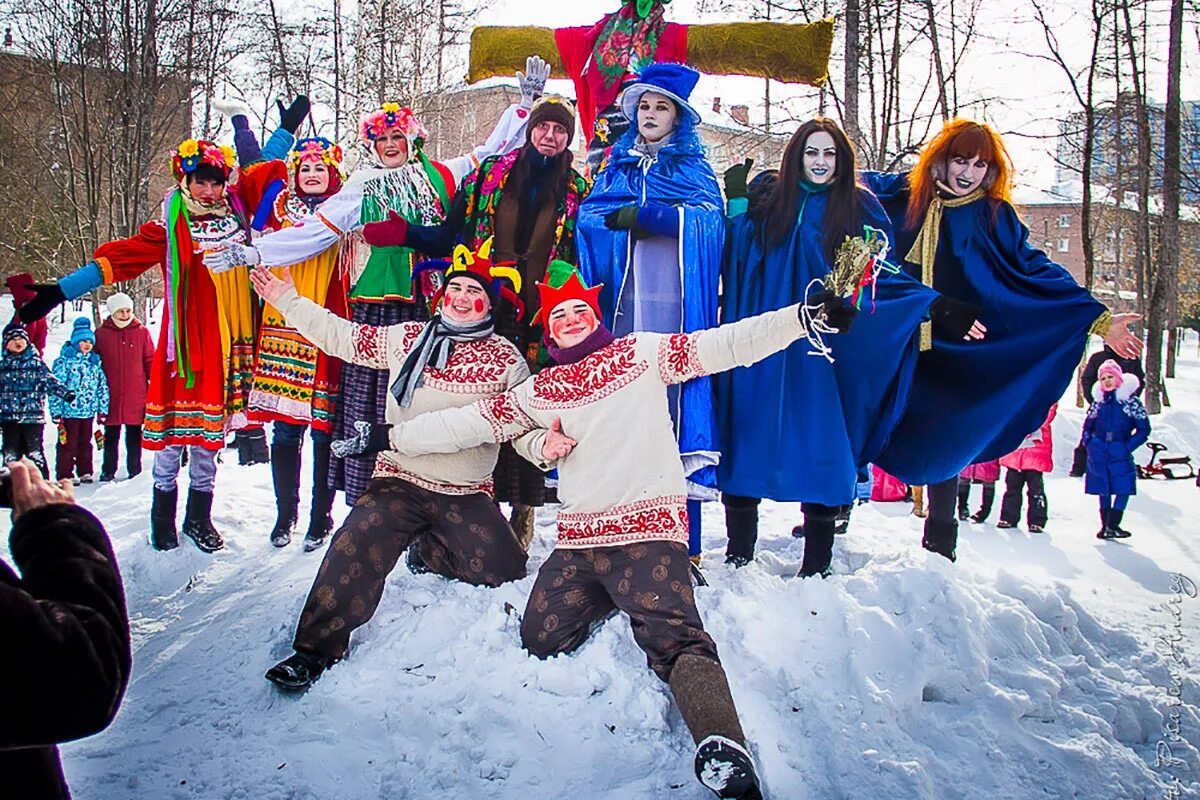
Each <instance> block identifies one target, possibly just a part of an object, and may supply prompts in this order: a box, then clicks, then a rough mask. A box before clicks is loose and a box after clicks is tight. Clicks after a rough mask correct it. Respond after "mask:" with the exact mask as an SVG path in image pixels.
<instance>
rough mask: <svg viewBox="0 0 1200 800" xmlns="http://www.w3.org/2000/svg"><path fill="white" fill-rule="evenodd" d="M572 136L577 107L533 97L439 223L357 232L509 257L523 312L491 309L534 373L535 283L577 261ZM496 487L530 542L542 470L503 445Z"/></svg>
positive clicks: (578, 182)
mask: <svg viewBox="0 0 1200 800" xmlns="http://www.w3.org/2000/svg"><path fill="white" fill-rule="evenodd" d="M547 71H548V70H547ZM545 125H550V126H558V128H559V129H560V130H559V132H558V133H559V135H558V138H557V139H554V138H552V135H551V134H548V133H547V132H546V131H545V130H544V129H543V126H545ZM574 132H575V107H574V105H573V104H572V103H571V102H570V101H569V100H566V99H565V98H562V97H559V96H557V95H548V96H544V97H541V98H540V99H538V100H537V101H535V102H534V103H533V108H532V110H531V112H530V115H529V124H528V126H527V127H526V141H525V145H524V147H522V148H521V149H519V150H514V151H512V152H510V153H507V154H505V155H502V156H492V157H490V158H488V159H485V160H484V161H483V163H482V164H480V165H479V169H477V170H475V171H474V172H472V173H471V174H470V175H468V176H467V178H466V179H465V180H464V181H463V184H462V187H461V189H460V191H459V193H458V195H457V198H456V199H455V202H454V208H453V210H452V211H451V212H450V216H449V218H448V219H447V220H446V222H445V223H443V224H442V225H438V226H434V227H425V226H419V225H410V224H408V223H407V222H405V221H404V220H402V219H399V218H396V219H393V220H388V221H386V222H375V223H371V224H369V225H367V226H366V227H365V228H364V229H363V236H364V238H366V240H367V241H368V242H369V243H371V244H373V245H386V244H392V243H398V244H403V245H405V246H408V247H412V248H414V249H416V250H418V251H421V252H424V253H428V254H430V255H439V256H440V255H442V254H448V253H449V252H450V249H451V248H452V247H453V246H454V242H455V239H456V238H457V237H459V236H461V238H462V241H463V243H464V244H465V245H466V246H467V247H469V248H472V249H476V248H479V247H480V246H481V245H482V244H483V243H484V242H485V241H487V240H488V239H493V242H494V243H493V246H492V256H493V258H494V260H495V261H496V263H511V264H512V266H513V268H515V269H516V270H517V272H518V273H520V276H521V281H522V285H523V287H524V288H523V290H522V293H521V300H522V302H523V304H524V314H523V315H518V314H517V307H516V306H515V305H513V304H512V303H508V302H505V301H503V300H502V301H501V302H500V303H499V305H498V306H497V307H496V309H495V313H494V317H495V320H496V333H498V334H500V335H501V336H503V337H505V338H506V339H508V340H509V341H510V342H512V343H513V344H514V345H516V347H517V349H518V350H520V351H521V352H522V353H523V354H524V355H525V360H526V362H527V363H528V364H529V368H530V370H531V371H533V372H537V371H538V369H539V368H540V367H541V366H544V365H545V364H546V363H547V360H548V357H547V356H546V355H545V348H544V347H543V345H542V327H541V326H540V325H535V324H533V322H532V320H533V318H534V317H535V316H536V314H537V311H538V308H539V303H538V294H537V291H536V289H535V286H536V285H537V282H538V281H541V280H542V279H543V278H544V277H545V275H546V268H547V266H548V265H549V264H550V262H551V261H553V260H556V259H557V260H561V261H566V262H569V263H572V264H574V263H575V260H576V255H575V253H576V243H575V216H576V212H577V211H578V209H579V206H580V203H581V202H582V201H583V199H584V198H585V197H586V196H587V193H588V188H589V183H588V181H587V180H586V179H585V178H584V177H583V176H581V175H580V174H579V173H578V172H576V171H575V170H574V168H572V166H571V159H572V153H571V150H570V144H571V139H572V137H573V136H574ZM535 137H536V139H535ZM495 490H496V501H497V502H502V503H511V504H512V505H513V514H512V519H511V522H512V525H513V528H514V529H515V530H516V531H517V536H518V537H520V539H521V540H522V543H523V544H525V545H526V546H528V543H529V541H530V539H531V538H532V536H533V527H534V508H536V507H538V506H541V505H543V504H544V503H545V494H546V486H545V475H544V474H543V473H542V471H541V470H539V469H537V467H535V466H533V465H532V464H530V463H529V462H528V461H526V460H525V459H523V458H521V457H520V456H518V455H517V454H516V452H515V451H514V450H513V449H512V446H511V445H508V444H504V445H502V446H501V448H500V457H499V460H498V461H497V463H496V474H495Z"/></svg>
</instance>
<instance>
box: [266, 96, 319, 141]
mask: <svg viewBox="0 0 1200 800" xmlns="http://www.w3.org/2000/svg"><path fill="white" fill-rule="evenodd" d="M275 107H276V108H277V109H279V127H281V128H283V129H284V130H285V131H287V132H288V133H295V132H296V131H298V130H300V124H301V123H303V122H304V118H305V117H307V116H308V110H309V108H311V107H312V103H310V102H308V96H307V95H303V94H298V95H296V99H295V100H293V101H292V104H291V105H290V106H288V107H287V108H284V107H283V102H282V101H280V100H276V101H275Z"/></svg>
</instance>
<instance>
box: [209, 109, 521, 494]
mask: <svg viewBox="0 0 1200 800" xmlns="http://www.w3.org/2000/svg"><path fill="white" fill-rule="evenodd" d="M527 119H528V111H527V110H526V109H524V108H521V107H520V106H518V105H516V104H514V105H512V106H510V107H509V108H508V109H507V110H506V111H505V112H504V114H503V116H501V118H500V121H499V122H498V123H497V125H496V128H495V129H494V130H493V131H492V134H491V136H490V137H489V138H488V141H487V142H486V143H485V144H483V145H481V146H480V147H477V148H476V149H475V151H474V153H472V154H471V155H465V156H459V157H458V158H454V159H451V160H450V161H447V162H446V163H444V164H443V163H440V162H436V161H433V160H431V159H430V158H429V157H428V156H426V155H425V153H424V152H423V150H422V147H423V145H424V141H425V136H426V132H425V127H424V125H422V124H421V122H420V121H419V120H418V119H417V118H416V117H415V116H413V113H412V110H411V109H408V108H402V107H400V106H399V105H397V104H396V103H385V104H384V105H383V106H381V107H380V108H379V109H377V110H376V111H373V112H371V113H370V114H367V115H366V116H364V117H363V119H362V123H361V125H360V127H359V141H360V145H361V147H362V151H363V154H364V157H365V158H366V159H367V163H368V164H369V165H370V166H363V167H359V169H358V170H357V171H356V172H355V173H354V174H353V175H352V176H351V177H350V179H349V180H348V181H347V182H346V185H345V187H344V188H343V189H342V190H341V191H340V192H338V193H337V194H336V195H334V196H333V197H331V198H330V199H329V200H328V201H327V202H326V203H325V204H324V205H323V206H322V207H321V208H320V210H318V211H317V212H316V220H314V221H313V222H310V223H309V224H306V225H299V226H292V227H289V228H284V229H282V230H279V231H277V232H275V233H271V234H268V235H266V236H263V237H262V238H261V239H259V240H257V242H256V243H255V248H254V249H253V250H251V251H249V252H247V251H234V252H232V253H230V255H229V258H230V260H231V261H242V262H247V261H248V262H250V263H255V264H257V263H260V262H261V263H263V264H267V265H268V266H289V265H292V264H299V263H301V262H304V261H306V260H308V259H310V258H313V257H314V256H317V255H319V254H321V253H323V252H325V251H326V250H328V249H329V248H330V247H332V246H333V245H335V244H338V243H339V242H340V245H341V247H342V251H343V254H342V257H343V258H346V259H348V263H349V265H350V285H351V289H350V293H349V302H350V312H351V318H352V319H353V320H354V321H355V322H357V323H360V324H363V325H371V326H378V327H387V326H389V325H395V324H398V323H400V322H405V321H412V320H422V319H425V318H427V317H428V311H427V310H426V307H425V305H424V304H423V303H422V302H421V298H420V297H419V292H417V291H414V287H413V267H415V266H416V264H417V263H418V262H419V261H420V258H421V256H420V254H418V253H417V252H416V251H414V250H412V249H411V248H407V247H398V246H397V247H373V246H371V245H368V244H367V243H366V241H364V240H363V238H362V228H363V226H364V225H366V224H367V223H369V222H378V221H381V220H385V219H388V218H389V214H391V213H395V214H396V215H398V216H399V217H401V218H403V219H405V220H406V221H408V222H412V223H416V224H420V225H433V224H437V223H439V222H441V221H442V220H444V219H445V218H446V215H447V214H448V213H449V210H450V207H451V204H452V202H453V200H454V194H455V187H456V186H457V185H458V183H459V181H460V180H461V179H462V178H463V177H464V176H465V175H466V174H467V173H469V172H470V171H471V170H473V169H475V168H476V167H478V166H479V162H480V160H481V159H483V158H486V157H487V156H490V155H494V154H496V153H504V152H508V151H509V150H511V149H513V148H514V147H516V146H519V145H520V143H521V142H522V141H523V139H522V138H520V137H523V136H524V126H525V123H526V121H527ZM318 223H319V224H318ZM387 387H388V380H387V374H386V372H385V371H382V370H380V369H378V368H373V367H367V366H362V365H360V364H347V365H346V367H345V369H343V370H342V389H341V395H340V398H339V400H340V401H339V403H338V406H337V414H336V421H335V423H334V431H335V433H334V437H335V438H345V437H348V436H351V435H353V433H354V430H353V423H354V422H355V421H358V420H367V421H374V422H382V421H383V418H384V409H385V408H386V402H385V401H386V397H387ZM373 469H374V464H373V463H372V460H371V459H370V458H363V457H351V458H347V459H340V458H335V459H333V463H332V464H331V465H330V485H331V486H332V487H333V488H335V489H344V490H345V492H346V502H347V503H348V504H351V505H353V504H354V502H355V501H356V500H357V499H358V497H359V496H360V495H361V494H362V492H363V491H364V490H365V489H366V483H367V481H368V480H369V479H370V477H371V473H372V471H373Z"/></svg>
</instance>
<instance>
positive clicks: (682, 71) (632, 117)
mask: <svg viewBox="0 0 1200 800" xmlns="http://www.w3.org/2000/svg"><path fill="white" fill-rule="evenodd" d="M699 80H700V73H699V72H697V71H696V70H694V69H692V68H691V67H687V66H684V65H683V64H651V65H649V66H648V67H646V68H645V69H643V70H642V71H641V74H639V75H638V76H637V80H636V81H635V82H634V83H632V84H631V85H630V86H629V87H628V88H627V89H626V90H625V94H623V95H621V113H623V114H624V115H625V119H627V120H629V121H630V122H632V123H634V124H635V125H636V124H637V106H638V102H639V101H640V100H641V99H642V95H644V94H645V93H646V92H658V93H659V94H661V95H666V96H667V97H669V98H671V99H672V100H674V101H675V104H676V105H678V106H679V110H680V111H681V112H682V113H684V114H686V115H687V116H688V118H689V119H691V121H692V123H693V124H695V123H698V122H700V114H698V113H697V112H696V109H694V108H692V106H691V104H689V103H688V98H689V97H691V96H692V90H693V89H695V88H696V82H697V81H699Z"/></svg>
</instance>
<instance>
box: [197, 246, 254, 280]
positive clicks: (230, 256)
mask: <svg viewBox="0 0 1200 800" xmlns="http://www.w3.org/2000/svg"><path fill="white" fill-rule="evenodd" d="M261 261H262V257H261V256H259V254H258V251H257V250H255V249H254V248H253V247H250V246H248V245H244V244H237V243H236V242H235V243H232V244H227V245H225V246H224V247H222V248H221V249H220V250H209V251H208V252H207V253H205V254H204V266H206V267H208V269H209V271H210V272H212V273H214V274H217V275H219V274H220V273H222V272H228V271H229V270H231V269H233V268H234V267H240V266H248V267H252V266H254V265H255V264H258V263H259V262H261Z"/></svg>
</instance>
